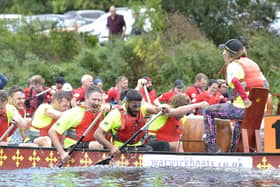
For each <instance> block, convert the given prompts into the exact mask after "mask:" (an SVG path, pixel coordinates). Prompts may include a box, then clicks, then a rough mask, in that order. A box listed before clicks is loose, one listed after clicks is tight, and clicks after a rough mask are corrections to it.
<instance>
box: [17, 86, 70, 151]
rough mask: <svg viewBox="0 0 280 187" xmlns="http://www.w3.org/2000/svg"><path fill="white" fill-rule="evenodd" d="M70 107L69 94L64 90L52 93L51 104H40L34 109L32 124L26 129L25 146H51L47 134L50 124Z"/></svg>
mask: <svg viewBox="0 0 280 187" xmlns="http://www.w3.org/2000/svg"><path fill="white" fill-rule="evenodd" d="M69 108H70V96H69V95H68V94H67V93H65V92H64V91H57V92H55V93H54V95H53V98H52V103H51V104H47V103H45V104H41V105H40V106H39V107H38V109H37V110H36V111H35V113H34V116H33V120H32V125H31V127H30V128H29V129H28V130H27V132H26V134H27V138H26V140H25V142H26V143H28V144H23V145H25V146H35V147H37V146H39V147H51V146H52V142H51V139H50V137H49V135H48V131H49V129H50V128H51V126H52V125H53V124H54V123H55V122H56V120H57V119H58V118H60V117H61V116H62V114H63V112H64V111H66V110H68V109H69Z"/></svg>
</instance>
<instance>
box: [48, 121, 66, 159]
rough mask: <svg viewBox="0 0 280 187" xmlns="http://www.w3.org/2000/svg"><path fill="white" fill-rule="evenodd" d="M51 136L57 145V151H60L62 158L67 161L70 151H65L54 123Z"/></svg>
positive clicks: (50, 132) (50, 131)
mask: <svg viewBox="0 0 280 187" xmlns="http://www.w3.org/2000/svg"><path fill="white" fill-rule="evenodd" d="M49 136H50V138H51V140H52V143H53V145H54V146H55V147H56V149H57V151H58V153H59V155H60V157H61V160H62V161H66V160H67V156H68V153H67V152H66V151H64V149H63V146H62V145H61V143H60V141H59V138H58V135H57V132H56V125H53V126H52V127H51V128H50V130H49Z"/></svg>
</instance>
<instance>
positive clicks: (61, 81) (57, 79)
mask: <svg viewBox="0 0 280 187" xmlns="http://www.w3.org/2000/svg"><path fill="white" fill-rule="evenodd" d="M54 83H55V85H53V86H52V90H51V94H52V95H54V94H55V92H57V91H60V90H62V87H63V85H64V83H65V80H64V77H62V76H57V77H55V78H54Z"/></svg>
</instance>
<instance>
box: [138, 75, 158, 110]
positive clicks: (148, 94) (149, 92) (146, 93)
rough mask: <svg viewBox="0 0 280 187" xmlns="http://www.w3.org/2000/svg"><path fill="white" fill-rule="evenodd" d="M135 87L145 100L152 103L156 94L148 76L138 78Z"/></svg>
mask: <svg viewBox="0 0 280 187" xmlns="http://www.w3.org/2000/svg"><path fill="white" fill-rule="evenodd" d="M135 89H136V90H139V92H140V93H141V95H142V97H143V99H144V101H145V102H147V103H149V104H153V105H154V100H155V99H156V98H157V94H156V91H155V90H154V88H153V83H152V79H151V78H150V77H147V76H145V77H143V78H142V79H139V80H138V83H137V87H136V88H135ZM145 89H146V90H145Z"/></svg>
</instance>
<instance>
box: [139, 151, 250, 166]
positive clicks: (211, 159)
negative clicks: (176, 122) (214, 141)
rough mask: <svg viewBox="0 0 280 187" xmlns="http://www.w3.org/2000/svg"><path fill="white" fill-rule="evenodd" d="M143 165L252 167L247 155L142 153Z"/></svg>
mask: <svg viewBox="0 0 280 187" xmlns="http://www.w3.org/2000/svg"><path fill="white" fill-rule="evenodd" d="M143 166H144V167H184V168H237V169H239V168H240V169H241V168H253V160H252V158H251V157H248V156H216V155H213V156H211V155H209V156H206V155H205V156H191V155H190V156H188V155H149V154H146V155H143Z"/></svg>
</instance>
